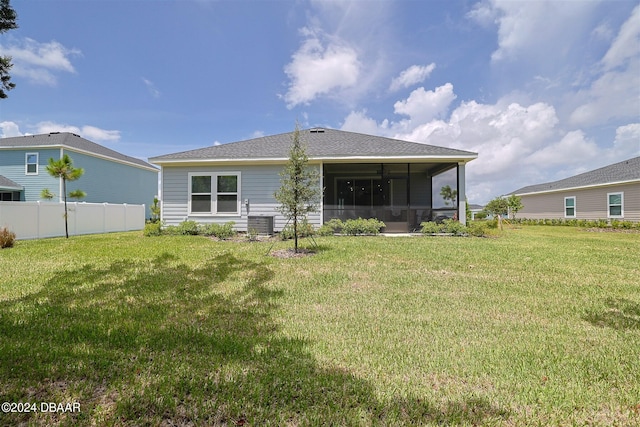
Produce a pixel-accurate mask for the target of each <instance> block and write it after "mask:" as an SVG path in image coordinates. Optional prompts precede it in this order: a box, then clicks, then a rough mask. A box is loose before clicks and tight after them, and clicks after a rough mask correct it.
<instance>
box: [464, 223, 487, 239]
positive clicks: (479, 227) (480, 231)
mask: <svg viewBox="0 0 640 427" xmlns="http://www.w3.org/2000/svg"><path fill="white" fill-rule="evenodd" d="M487 228H488V226H487V223H486V221H472V222H470V223H468V224H467V233H469V235H470V236H475V237H483V236H485V235H486V234H487Z"/></svg>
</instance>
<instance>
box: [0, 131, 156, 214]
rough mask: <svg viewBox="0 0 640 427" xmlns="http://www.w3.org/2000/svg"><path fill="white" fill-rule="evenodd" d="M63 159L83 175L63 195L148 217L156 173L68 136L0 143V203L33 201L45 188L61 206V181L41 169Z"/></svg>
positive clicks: (147, 166)
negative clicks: (126, 207) (123, 206)
mask: <svg viewBox="0 0 640 427" xmlns="http://www.w3.org/2000/svg"><path fill="white" fill-rule="evenodd" d="M64 154H68V155H69V157H71V159H72V160H73V165H74V167H78V168H83V169H84V175H82V177H81V178H80V179H78V180H77V181H73V182H68V183H67V192H70V191H73V190H76V189H80V190H83V191H84V192H85V193H87V197H86V198H84V199H82V200H83V201H86V202H95V203H129V204H145V205H146V206H147V217H149V216H150V212H149V206H150V205H151V204H152V202H153V198H154V196H155V195H156V194H157V193H158V169H157V168H156V167H154V166H153V165H151V164H149V163H147V162H145V161H142V160H140V159H136V158H134V157H129V156H125V155H124V154H120V153H118V152H116V151H113V150H111V149H109V148H106V147H103V146H102V145H99V144H96V143H94V142H91V141H89V140H86V139H84V138H81V137H80V136H78V135H76V134H73V133H68V132H51V133H48V134H42V135H29V136H19V137H10V138H0V200H2V201H27V202H31V201H38V200H41V197H40V193H41V191H42V190H43V189H45V188H47V189H49V190H50V191H51V192H52V193H53V194H55V195H56V196H57V198H56V199H54V200H56V201H58V200H62V181H61V180H60V179H58V178H54V177H52V176H51V175H49V173H48V172H47V169H46V167H47V164H48V162H49V159H50V158H53V159H55V160H58V159H60V158H61V157H62V156H63V155H64Z"/></svg>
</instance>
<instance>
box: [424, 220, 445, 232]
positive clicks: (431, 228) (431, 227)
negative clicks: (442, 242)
mask: <svg viewBox="0 0 640 427" xmlns="http://www.w3.org/2000/svg"><path fill="white" fill-rule="evenodd" d="M420 227H421V228H420V231H421V232H422V233H424V234H437V233H442V224H438V223H437V222H435V221H425V222H423V223H422V224H420Z"/></svg>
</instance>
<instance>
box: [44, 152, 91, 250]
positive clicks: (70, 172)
mask: <svg viewBox="0 0 640 427" xmlns="http://www.w3.org/2000/svg"><path fill="white" fill-rule="evenodd" d="M47 172H49V175H51V176H53V177H56V178H60V179H62V196H63V199H64V234H65V236H66V238H67V239H68V238H69V224H68V221H67V217H68V211H67V181H75V180H77V179H78V178H80V177H81V176H82V174H84V169H82V168H74V167H73V161H72V160H71V157H69V155H68V154H65V155H64V156H62V158H61V159H60V160H53V158H49V164H48V165H47ZM41 196H42V197H43V198H45V199H52V198H53V197H54V194H53V193H51V192H50V191H49V189H47V188H45V189H44V190H42V193H41ZM69 197H71V198H75V199H80V198H83V197H86V193H85V192H84V191H82V190H74V191H72V192H71V193H69Z"/></svg>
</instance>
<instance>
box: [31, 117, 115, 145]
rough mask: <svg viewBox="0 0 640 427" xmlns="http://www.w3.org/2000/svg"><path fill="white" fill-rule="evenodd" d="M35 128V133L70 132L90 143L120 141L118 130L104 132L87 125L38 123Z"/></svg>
mask: <svg viewBox="0 0 640 427" xmlns="http://www.w3.org/2000/svg"><path fill="white" fill-rule="evenodd" d="M35 128H36V132H35V133H49V132H71V133H75V134H77V135H80V136H82V137H83V138H87V139H88V140H91V141H101V142H103V141H118V140H119V139H120V131H119V130H105V129H100V128H98V127H95V126H89V125H85V126H82V127H78V126H73V125H67V124H60V123H55V122H40V123H38V124H37V125H36V127H35Z"/></svg>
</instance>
